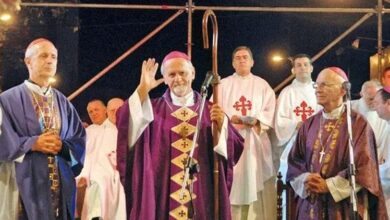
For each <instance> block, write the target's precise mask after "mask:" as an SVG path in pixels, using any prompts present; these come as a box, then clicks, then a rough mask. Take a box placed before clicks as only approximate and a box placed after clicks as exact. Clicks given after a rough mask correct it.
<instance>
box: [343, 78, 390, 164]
mask: <svg viewBox="0 0 390 220" xmlns="http://www.w3.org/2000/svg"><path fill="white" fill-rule="evenodd" d="M381 88H382V86H381V85H380V83H379V82H378V81H374V80H371V81H367V82H365V83H363V85H362V89H361V91H360V96H361V98H360V99H358V100H353V101H352V102H351V105H352V109H353V110H354V111H356V112H359V113H360V114H362V115H363V116H364V117H365V118H366V120H367V121H368V123H369V124H370V126H371V128H372V130H373V131H374V134H375V141H376V145H377V151H378V161H379V163H380V164H381V163H383V162H384V158H383V155H386V154H387V153H386V152H387V151H388V148H389V147H390V145H389V144H388V143H386V138H387V136H389V134H388V133H387V127H388V125H387V121H386V120H384V119H382V118H380V117H379V116H378V113H377V112H376V111H375V102H374V99H375V95H376V93H377V91H378V90H379V89H381Z"/></svg>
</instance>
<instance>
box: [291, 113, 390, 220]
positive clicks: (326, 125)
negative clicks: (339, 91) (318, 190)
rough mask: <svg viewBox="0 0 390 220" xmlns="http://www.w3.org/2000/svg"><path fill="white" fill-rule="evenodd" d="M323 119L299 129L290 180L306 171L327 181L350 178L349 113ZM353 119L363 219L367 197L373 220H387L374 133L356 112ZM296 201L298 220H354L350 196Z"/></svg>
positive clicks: (306, 123) (359, 207)
mask: <svg viewBox="0 0 390 220" xmlns="http://www.w3.org/2000/svg"><path fill="white" fill-rule="evenodd" d="M321 118H322V112H319V113H317V114H316V115H314V116H313V117H311V118H309V119H307V120H306V121H305V122H304V124H303V125H302V127H301V128H300V129H299V132H298V135H297V139H296V142H295V144H294V146H293V148H292V149H291V152H290V154H289V156H288V171H287V181H291V180H292V179H294V178H295V177H297V176H299V175H300V174H302V173H306V172H314V173H320V175H321V176H322V177H323V178H324V179H327V178H330V177H334V176H340V177H343V178H345V179H349V176H348V167H349V150H348V133H347V120H346V111H345V112H344V113H343V114H342V115H341V117H340V118H339V119H336V120H326V119H321ZM351 119H352V132H353V140H352V142H353V146H354V154H355V156H354V158H355V167H356V183H357V184H359V185H360V186H361V187H362V189H361V190H360V191H359V192H358V193H357V197H358V212H359V216H360V217H361V218H362V217H363V214H364V196H365V195H367V197H368V207H367V208H368V212H369V216H370V219H387V213H386V206H385V203H384V198H383V192H382V187H381V184H380V180H379V173H378V161H377V157H376V147H375V138H374V134H373V131H372V129H371V127H370V126H369V125H368V123H367V121H366V120H365V119H364V118H363V117H362V116H361V115H359V114H356V113H355V112H352V118H351ZM321 120H322V122H321ZM321 125H322V126H321ZM320 127H322V129H321V131H320V130H319V129H320ZM320 139H321V140H320ZM322 150H323V153H324V154H323V155H322V156H321V154H322V152H321V151H322ZM295 201H296V202H297V204H296V210H295V214H296V215H295V216H294V219H300V220H301V219H302V220H305V219H324V217H327V218H328V219H335V220H336V219H340V220H341V219H350V216H349V215H350V198H349V197H348V198H346V199H343V200H341V201H339V202H337V203H336V202H335V201H334V199H333V197H332V196H331V194H330V193H325V194H320V195H316V196H309V197H307V198H306V199H302V198H301V197H299V196H296V199H295Z"/></svg>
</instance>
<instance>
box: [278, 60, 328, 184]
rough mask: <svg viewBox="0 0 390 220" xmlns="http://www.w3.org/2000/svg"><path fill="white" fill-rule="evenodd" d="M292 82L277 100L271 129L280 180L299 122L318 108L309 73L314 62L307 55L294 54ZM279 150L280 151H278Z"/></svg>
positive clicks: (284, 174)
mask: <svg viewBox="0 0 390 220" xmlns="http://www.w3.org/2000/svg"><path fill="white" fill-rule="evenodd" d="M291 62H292V69H291V72H292V74H294V75H295V79H294V81H293V82H292V83H291V84H290V85H288V86H286V87H285V88H284V89H283V90H282V91H281V92H280V95H279V97H278V100H277V104H276V111H275V125H274V132H275V134H276V139H277V141H276V143H274V145H275V146H274V148H276V149H274V150H281V152H283V153H282V154H281V156H280V168H279V171H280V172H281V174H282V176H283V179H285V178H286V177H285V176H286V172H287V157H288V154H289V153H290V150H291V147H292V145H293V144H294V142H295V138H296V134H297V131H298V129H299V127H300V126H301V125H302V123H303V122H304V121H305V120H306V119H307V118H309V117H310V116H312V115H314V114H315V113H317V112H318V110H320V109H321V106H320V105H318V104H317V99H316V96H315V89H314V88H313V80H312V78H311V74H312V72H313V65H312V63H311V59H310V57H309V55H307V54H297V55H295V56H294V57H293V58H292V60H291ZM279 152H280V151H279Z"/></svg>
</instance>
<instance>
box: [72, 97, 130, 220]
mask: <svg viewBox="0 0 390 220" xmlns="http://www.w3.org/2000/svg"><path fill="white" fill-rule="evenodd" d="M122 104H123V100H121V99H119V98H114V99H112V100H110V101H109V102H108V105H107V109H110V113H112V114H110V113H108V118H107V119H106V120H105V121H104V122H103V123H102V124H101V125H97V124H93V125H91V126H89V127H88V128H87V129H86V131H87V144H86V156H85V165H84V168H83V170H82V171H81V173H80V175H79V176H78V177H77V182H78V189H80V188H82V186H83V185H84V186H86V189H85V194H84V197H83V198H84V201H82V202H81V203H82V204H83V205H82V209H81V210H78V211H79V212H81V216H80V217H81V219H83V220H90V219H93V218H99V219H103V220H111V219H126V201H125V194H124V190H123V186H122V184H121V182H120V176H119V172H118V170H117V164H116V144H117V135H118V130H117V128H116V127H115V124H114V123H115V112H116V109H118V108H119V107H120V106H121V105H122Z"/></svg>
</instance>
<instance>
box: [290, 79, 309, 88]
mask: <svg viewBox="0 0 390 220" xmlns="http://www.w3.org/2000/svg"><path fill="white" fill-rule="evenodd" d="M292 84H294V85H296V86H298V87H306V86H310V87H313V81H309V82H306V83H303V82H300V81H298V80H297V79H294V81H293V82H292Z"/></svg>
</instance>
